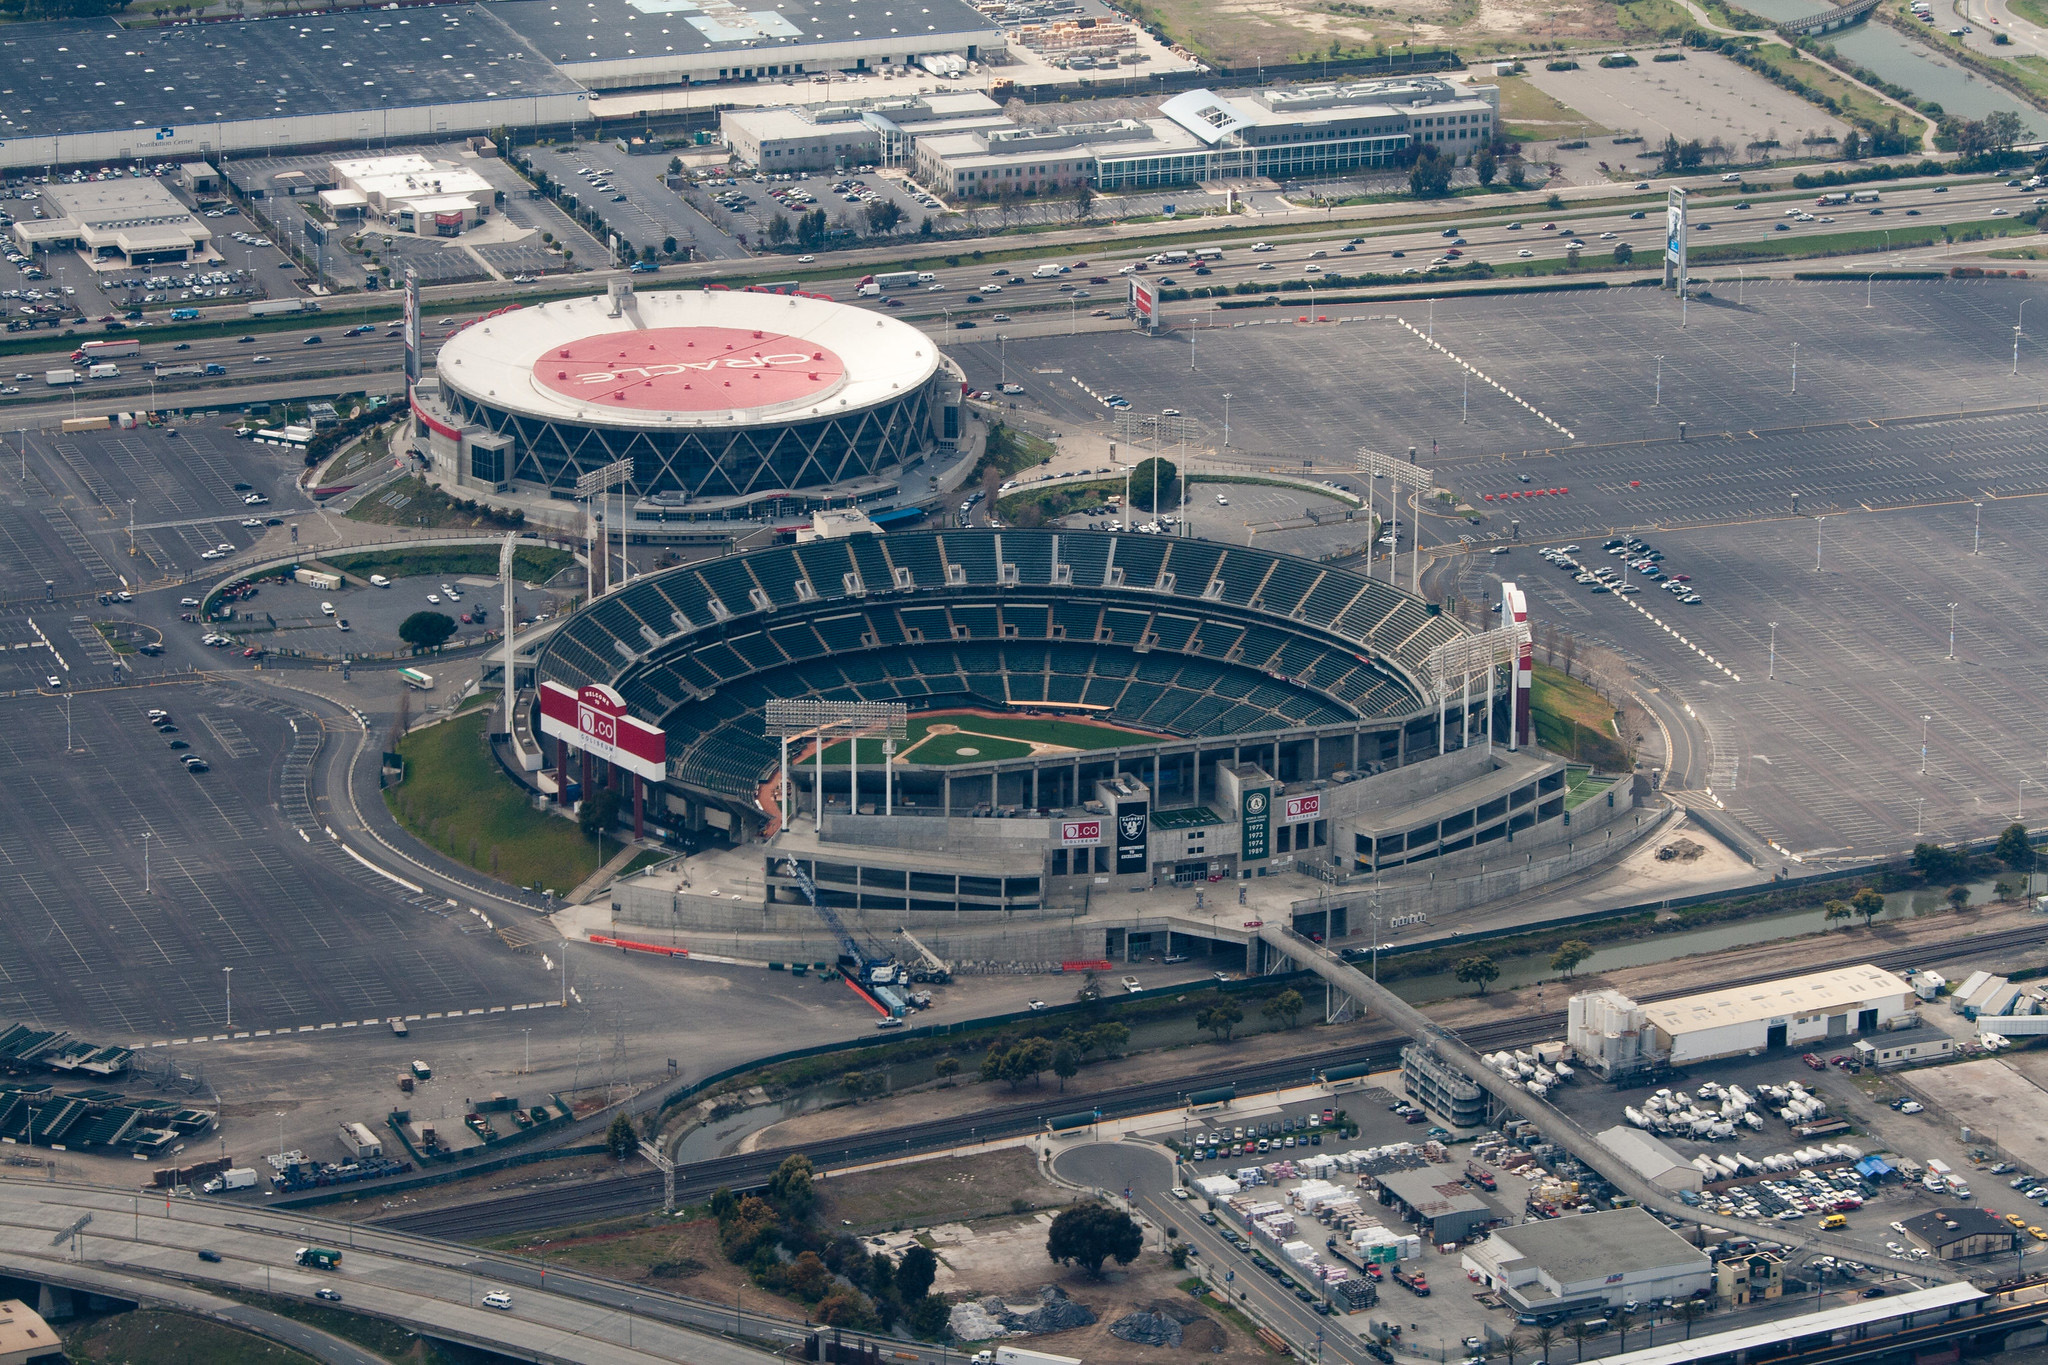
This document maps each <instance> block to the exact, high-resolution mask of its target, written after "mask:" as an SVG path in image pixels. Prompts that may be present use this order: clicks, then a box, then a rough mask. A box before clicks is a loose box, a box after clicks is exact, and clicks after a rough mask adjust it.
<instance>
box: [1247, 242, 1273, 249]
mask: <svg viewBox="0 0 2048 1365" xmlns="http://www.w3.org/2000/svg"><path fill="white" fill-rule="evenodd" d="M1272 249H1273V244H1272V243H1271V242H1253V243H1252V250H1253V251H1271V250H1272Z"/></svg>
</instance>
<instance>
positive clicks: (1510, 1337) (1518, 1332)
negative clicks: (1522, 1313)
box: [1500, 1327, 1529, 1365]
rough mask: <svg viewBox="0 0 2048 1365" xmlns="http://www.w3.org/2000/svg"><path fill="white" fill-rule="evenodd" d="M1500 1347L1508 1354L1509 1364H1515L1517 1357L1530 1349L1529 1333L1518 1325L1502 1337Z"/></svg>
mask: <svg viewBox="0 0 2048 1365" xmlns="http://www.w3.org/2000/svg"><path fill="white" fill-rule="evenodd" d="M1500 1348H1501V1350H1502V1351H1504V1352H1506V1354H1507V1358H1508V1365H1515V1357H1516V1356H1518V1355H1520V1354H1521V1353H1522V1352H1524V1351H1526V1350H1528V1349H1529V1334H1528V1333H1527V1332H1525V1331H1523V1330H1522V1329H1521V1328H1519V1327H1517V1328H1515V1330H1514V1331H1512V1332H1509V1333H1508V1334H1507V1335H1506V1336H1505V1337H1503V1338H1501V1343H1500Z"/></svg>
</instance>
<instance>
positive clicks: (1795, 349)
mask: <svg viewBox="0 0 2048 1365" xmlns="http://www.w3.org/2000/svg"><path fill="white" fill-rule="evenodd" d="M1792 392H1794V393H1797V392H1799V343H1798V342H1796V341H1795V342H1793V343H1792Z"/></svg>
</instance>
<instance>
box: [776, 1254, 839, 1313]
mask: <svg viewBox="0 0 2048 1365" xmlns="http://www.w3.org/2000/svg"><path fill="white" fill-rule="evenodd" d="M787 1275H788V1280H789V1288H790V1292H791V1293H793V1294H795V1295H796V1296H797V1297H798V1298H800V1299H802V1300H803V1301H804V1302H805V1303H816V1302H817V1301H818V1300H819V1299H822V1298H824V1297H825V1290H826V1289H827V1288H828V1287H829V1286H830V1285H831V1283H832V1272H831V1271H829V1270H827V1269H825V1263H824V1262H823V1261H821V1260H819V1259H818V1253H817V1252H815V1251H805V1252H799V1253H798V1254H797V1258H796V1259H795V1260H793V1261H791V1262H790V1263H789V1270H788V1271H787Z"/></svg>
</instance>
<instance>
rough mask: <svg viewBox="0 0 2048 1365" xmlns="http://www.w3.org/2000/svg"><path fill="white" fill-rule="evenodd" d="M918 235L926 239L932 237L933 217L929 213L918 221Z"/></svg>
mask: <svg viewBox="0 0 2048 1365" xmlns="http://www.w3.org/2000/svg"><path fill="white" fill-rule="evenodd" d="M917 235H918V236H920V237H925V238H929V237H930V236H931V235H932V216H931V215H930V214H929V213H927V214H926V215H925V216H924V217H922V218H920V219H918V220H917Z"/></svg>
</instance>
